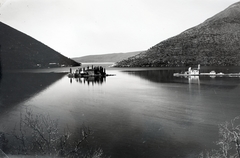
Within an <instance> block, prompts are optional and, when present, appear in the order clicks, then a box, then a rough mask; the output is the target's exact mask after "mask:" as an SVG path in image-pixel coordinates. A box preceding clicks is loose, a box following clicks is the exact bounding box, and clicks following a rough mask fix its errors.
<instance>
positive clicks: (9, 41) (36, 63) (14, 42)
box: [0, 22, 79, 70]
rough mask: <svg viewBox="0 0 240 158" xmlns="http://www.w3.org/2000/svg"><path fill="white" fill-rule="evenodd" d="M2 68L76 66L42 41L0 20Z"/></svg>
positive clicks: (76, 64) (0, 57)
mask: <svg viewBox="0 0 240 158" xmlns="http://www.w3.org/2000/svg"><path fill="white" fill-rule="evenodd" d="M0 45H1V51H0V52H1V54H0V61H1V67H2V70H9V69H32V68H47V67H59V66H78V65H79V63H77V62H75V61H73V60H71V59H69V58H67V57H65V56H63V55H61V54H60V53H58V52H56V51H55V50H53V49H51V48H49V47H48V46H46V45H44V44H43V43H41V42H39V41H37V40H35V39H33V38H32V37H30V36H28V35H26V34H24V33H21V32H19V31H17V30H15V29H13V28H11V27H9V26H7V25H5V24H3V23H1V22H0Z"/></svg>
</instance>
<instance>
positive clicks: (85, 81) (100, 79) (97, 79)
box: [70, 76, 106, 85]
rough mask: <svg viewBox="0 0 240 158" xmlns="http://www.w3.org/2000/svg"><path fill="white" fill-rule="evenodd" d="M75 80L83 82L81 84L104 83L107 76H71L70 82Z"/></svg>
mask: <svg viewBox="0 0 240 158" xmlns="http://www.w3.org/2000/svg"><path fill="white" fill-rule="evenodd" d="M73 80H74V81H76V82H78V83H81V84H87V85H102V84H103V83H105V82H106V77H104V76H97V77H94V76H92V77H82V78H80V77H79V78H70V83H72V82H73Z"/></svg>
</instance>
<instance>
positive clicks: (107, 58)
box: [72, 51, 144, 63]
mask: <svg viewBox="0 0 240 158" xmlns="http://www.w3.org/2000/svg"><path fill="white" fill-rule="evenodd" d="M142 52H144V51H136V52H128V53H111V54H101V55H88V56H83V57H76V58H72V59H73V60H75V61H77V62H81V63H89V62H118V61H121V60H124V59H127V58H129V57H132V56H134V55H137V54H139V53H142Z"/></svg>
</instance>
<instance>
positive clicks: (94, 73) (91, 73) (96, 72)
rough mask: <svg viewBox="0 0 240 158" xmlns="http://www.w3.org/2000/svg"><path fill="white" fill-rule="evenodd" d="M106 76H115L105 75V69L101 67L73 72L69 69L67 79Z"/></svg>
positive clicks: (84, 68) (85, 68)
mask: <svg viewBox="0 0 240 158" xmlns="http://www.w3.org/2000/svg"><path fill="white" fill-rule="evenodd" d="M106 76H115V75H114V74H107V73H106V69H105V68H103V67H102V66H93V65H92V66H91V67H89V66H87V67H83V68H78V69H76V70H75V71H73V70H72V68H70V72H69V73H68V77H69V78H79V77H106Z"/></svg>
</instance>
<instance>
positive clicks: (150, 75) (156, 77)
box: [126, 70, 174, 83]
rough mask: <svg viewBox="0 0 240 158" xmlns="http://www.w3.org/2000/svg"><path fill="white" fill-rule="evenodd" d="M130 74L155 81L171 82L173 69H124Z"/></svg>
mask: <svg viewBox="0 0 240 158" xmlns="http://www.w3.org/2000/svg"><path fill="white" fill-rule="evenodd" d="M126 72H127V73H129V74H131V75H136V76H139V77H140V78H143V79H146V80H149V81H152V82H157V83H167V82H171V81H172V80H173V79H174V78H173V73H174V70H147V71H146V70H144V71H126Z"/></svg>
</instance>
